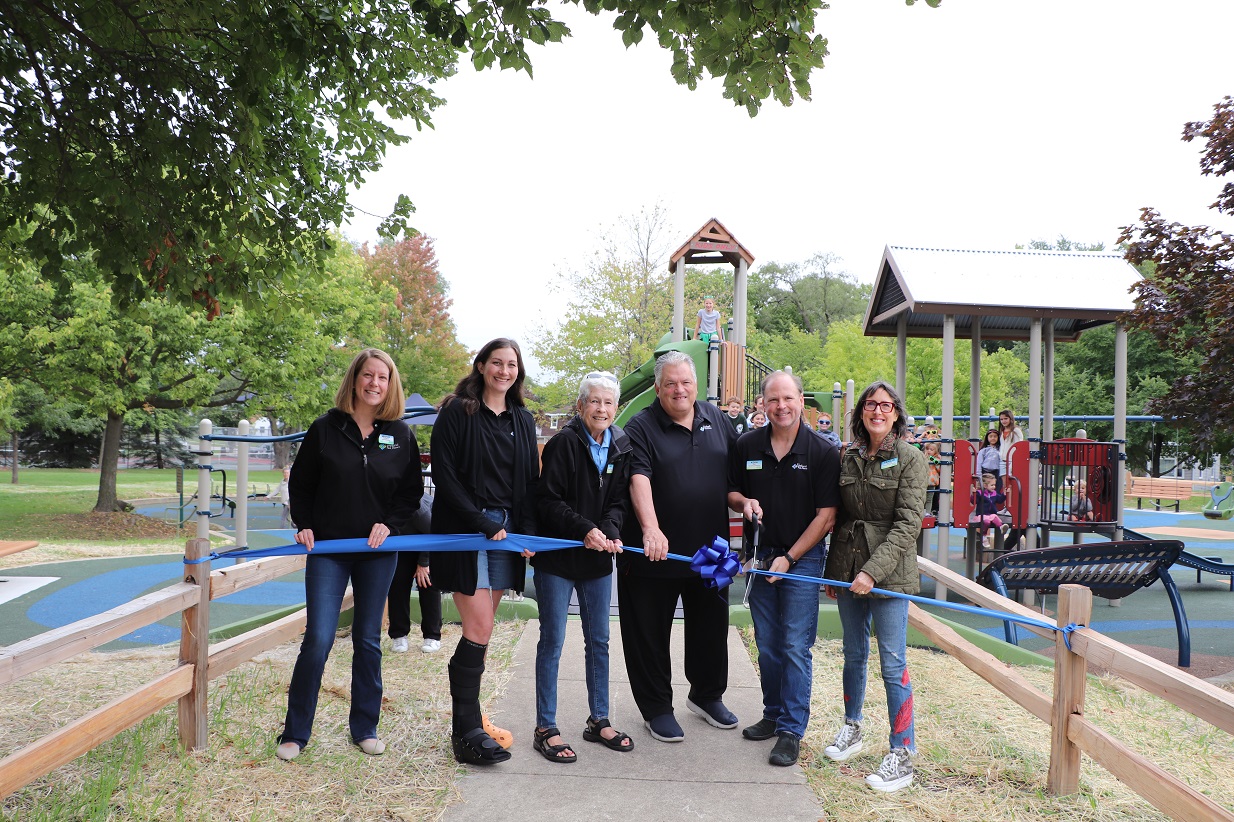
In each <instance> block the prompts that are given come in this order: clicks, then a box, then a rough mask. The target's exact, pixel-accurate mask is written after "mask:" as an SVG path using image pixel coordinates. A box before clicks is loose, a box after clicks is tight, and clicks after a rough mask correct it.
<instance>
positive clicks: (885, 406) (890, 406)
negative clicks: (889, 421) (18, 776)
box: [861, 400, 896, 414]
mask: <svg viewBox="0 0 1234 822" xmlns="http://www.w3.org/2000/svg"><path fill="white" fill-rule="evenodd" d="M861 407H862V408H864V409H865V410H867V411H882V412H883V413H884V414H888V413H891V412H892V411H894V410H895V407H896V404H895V403H894V402H878V401H877V400H866V401H865V402H864V403H862V404H861Z"/></svg>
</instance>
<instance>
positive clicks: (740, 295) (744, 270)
mask: <svg viewBox="0 0 1234 822" xmlns="http://www.w3.org/2000/svg"><path fill="white" fill-rule="evenodd" d="M749 279H750V266H749V265H748V264H747V263H746V261H745V258H744V257H742V258H741V259H740V260H738V262H737V273H736V275H735V276H734V278H733V342H735V343H737V344H738V345H745V344H746V304H747V302H748V300H749V297H748V295H747V289H748V287H749Z"/></svg>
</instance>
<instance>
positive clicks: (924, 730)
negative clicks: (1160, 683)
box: [802, 640, 1234, 822]
mask: <svg viewBox="0 0 1234 822" xmlns="http://www.w3.org/2000/svg"><path fill="white" fill-rule="evenodd" d="M908 656H909V672H910V674H911V677H912V681H913V702H914V707H915V718H916V736H917V747H918V757H917V764H916V776H915V783H914V785H913V787H912V788H911V789H909V790H905V791H900V792H898V793H895V794H890V795H885V794H878V793H876V792H874V791H871V790H869V789H868V788H867V787H866V786H865V783H864V776H865V775H866V774H868V773H870V772H871V771H872V770H874V769H876V768H877V767H878V764H879V762H880V761H881V760H882V757H883V755H884V754H886V753H887V744H888V743H887V734H888V722H887V701H886V697H885V695H884V691H883V684H882V679H881V678H880V677H879V673H878V669H879V668H878V651H877V643H872V647H871V651H870V670H869V676H868V682H867V691H866V702H865V711H864V713H865V728H864V730H865V733H864V739H865V750H864V752H863V753H862V754H861V755H860V756H859V757H857V758H855V759H852V760H849V761H848V762H845V763H842V764H840V763H835V762H832V761H831V760H829V759H827V758H826V757H825V756H824V755H823V749H824V748H825V747H827V745H829V744H830V743H831V740H832V738H833V736H834V735H835V732H836V731H837V730H838V729H839V725H840V723H841V722H843V688H842V685H841V681H840V676H841V671H842V669H843V662H844V660H843V652H842V649H841V643H840V641H839V640H820V641H819V643H818V644H817V645H816V646H815V649H814V692H813V700H812V705H811V721H810V727H809V730H808V731H807V733H806V737H805V740H804V745H803V748H802V750H803V765H804V768H805V771H806V777H807V779H808V780H809V782H810V785H811V787H813V789H814V791H815V793H816V794H817V796H818V799H819V801H820V802H821V803H822V805H823V808H824V809H825V810H826V812H827V815H828V818H831V819H857V818H860V819H863V820H884V819H886V820H913V822H926V820H939V822H952V820H1017V821H1018V820H1047V819H1060V818H1062V819H1068V820H1092V822H1114V820H1120V821H1121V820H1148V819H1168V818H1169V817H1168V816H1166V815H1165V814H1162V813H1160V812H1158V811H1157V810H1156V809H1155V808H1153V807H1152V806H1151V805H1150V804H1149V803H1148V802H1147V800H1144V799H1142V798H1140V796H1139V795H1138V794H1136V793H1135V792H1134V791H1132V790H1131V789H1130V788H1129V787H1127V786H1126V785H1123V784H1122V783H1121V782H1119V781H1118V780H1117V779H1115V778H1114V777H1113V776H1112V775H1111V774H1110V773H1109V772H1107V771H1106V770H1105V769H1104V768H1102V767H1101V766H1100V765H1098V764H1097V763H1095V762H1093V761H1092V760H1091V759H1089V758H1088V757H1084V758H1083V764H1082V766H1081V767H1082V770H1081V775H1080V793H1079V794H1077V795H1075V796H1071V797H1053V796H1049V795H1047V794H1046V773H1047V770H1048V768H1049V761H1050V728H1049V726H1048V725H1046V724H1045V723H1043V722H1041V721H1040V720H1038V719H1037V718H1036V717H1034V716H1032V715H1031V714H1029V713H1028V712H1027V711H1025V710H1024V709H1022V708H1020V707H1019V706H1018V705H1016V704H1015V703H1013V702H1011V701H1010V700H1009V699H1008V698H1007V697H1005V696H1003V695H1002V694H1001V693H999V692H998V691H996V690H995V689H994V688H993V686H991V685H989V684H988V683H986V682H985V681H984V680H982V679H981V678H980V677H978V676H977V675H976V674H974V673H972V672H971V671H969V670H968V669H967V668H965V667H964V666H963V665H961V664H960V663H959V662H957V661H955V660H953V659H952V658H951V657H949V656H947V655H945V654H942V653H938V652H935V651H929V650H923V649H916V648H910V649H909V651H908ZM1016 670H1017V672H1018V673H1020V674H1021V675H1023V676H1024V677H1025V678H1026V679H1028V680H1029V681H1030V682H1031V683H1032V684H1033V685H1034V686H1035V687H1037V688H1038V689H1039V690H1041V691H1042V692H1043V693H1046V694H1049V693H1051V692H1052V690H1053V682H1054V672H1053V669H1052V668H1017V669H1016ZM1085 715H1086V716H1088V717H1089V718H1090V719H1092V720H1093V721H1094V722H1096V723H1097V724H1098V725H1100V726H1101V727H1102V728H1104V729H1105V730H1107V731H1110V732H1111V733H1113V734H1114V736H1115V737H1116V738H1118V739H1120V740H1122V741H1123V742H1124V743H1126V744H1127V745H1128V746H1129V747H1130V748H1131V749H1132V750H1133V751H1135V752H1137V753H1139V754H1141V755H1143V756H1146V757H1147V758H1148V759H1150V760H1151V761H1153V762H1155V763H1157V764H1158V765H1160V766H1161V767H1163V768H1164V769H1165V770H1167V771H1169V772H1170V773H1172V774H1173V775H1175V776H1177V777H1180V778H1181V779H1183V780H1184V781H1185V782H1187V783H1188V784H1190V785H1191V787H1193V788H1195V789H1197V790H1199V791H1201V792H1203V793H1205V794H1207V795H1208V796H1209V797H1210V798H1212V799H1214V800H1216V801H1217V802H1219V803H1221V804H1223V805H1224V806H1225V807H1226V808H1227V809H1229V810H1230V811H1231V812H1234V780H1231V779H1230V776H1231V775H1234V741H1232V740H1231V737H1230V735H1229V734H1227V733H1226V732H1224V731H1221V730H1218V729H1216V728H1214V727H1213V726H1211V725H1209V724H1208V723H1206V722H1203V721H1201V720H1199V719H1196V718H1195V717H1193V716H1191V715H1190V714H1188V713H1186V712H1185V711H1182V710H1181V709H1179V708H1176V707H1174V706H1173V705H1170V704H1169V703H1168V702H1166V701H1165V700H1162V699H1159V698H1157V697H1154V696H1152V695H1150V694H1147V693H1146V692H1144V691H1142V690H1141V689H1139V688H1138V687H1136V686H1134V685H1131V684H1129V683H1127V682H1125V681H1123V680H1120V679H1117V678H1114V677H1105V678H1101V679H1098V678H1096V677H1090V678H1089V685H1088V690H1087V694H1086V704H1085Z"/></svg>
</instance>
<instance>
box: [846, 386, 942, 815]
mask: <svg viewBox="0 0 1234 822" xmlns="http://www.w3.org/2000/svg"><path fill="white" fill-rule="evenodd" d="M852 427H853V442H852V443H851V444H850V445H849V446H848V448H846V449H845V451H844V455H843V459H842V461H841V465H840V512H839V517H838V522H837V525H836V528H835V533H834V536H833V537H832V542H831V552H830V553H829V554H828V556H827V569H826V577H827V578H828V579H834V580H838V581H842V582H851V583H852V587H850V588H839V587H834V586H830V585H829V586H827V596H829V597H831V598H832V599H834V600H836V606H837V609H838V611H839V614H840V625H841V627H842V628H843V630H844V676H843V681H844V726H843V727H842V728H841V729H840V732H839V733H838V734H836V738H835V741H834V742H833V743H832V744H831V745H829V746H828V747H827V748H826V750H825V751H824V753H825V754H826V755H827V756H828V757H829V758H830V759H833V760H835V761H837V762H843V761H845V760H847V759H849V758H850V757H853V756H855V755H856V754H858V753H860V752H861V750H862V747H863V743H862V739H861V709H862V705H863V704H864V702H865V692H866V663H867V661H868V659H869V655H870V625H871V623H873V625H874V629H875V632H876V633H877V635H878V659H879V663H880V665H881V667H882V674H883V686H884V688H885V689H886V691H887V716H888V717H889V718H890V720H891V737H890V747H891V751H890V752H889V753H888V754H887V755H886V756H885V757H884V758H883V761H882V764H881V765H879V767H878V770H877V771H875V772H874V773H872V774H870V775H869V776H867V777H866V783H867V784H868V785H869V786H870V787H871V788H873V789H875V790H877V791H898V790H899V789H900V788H903V787H906V786H908V785H909V784H911V783H912V781H913V757H914V756H915V755H916V751H917V744H916V743H917V741H916V739H915V738H914V736H913V687H912V684H911V682H910V681H909V677H908V660H907V642H906V634H907V632H908V600H905V599H900V598H898V597H888V596H885V595H877V594H871V593H870V590H871V589H872V588H880V589H882V590H885V591H894V592H897V593H904V594H915V593H917V592H918V591H919V590H920V577H919V576H918V573H917V537H918V535H919V534H920V532H921V512H922V510H923V509H924V508H925V496H926V482H927V479H928V476H929V466H928V464H927V462H926V458H925V456H923V455H922V453H921V452H920V451H918V450H917V449H916V448H914V447H913V446H912V445H910V444H908V443H907V442H905V441H904V439H903V436H904V432H905V430H906V428H907V426H906V424H905V413H904V402H903V401H902V400H901V399H900V398H899V397H898V396H897V395H896V393H895V390H894V389H893V388H892V387H891V386H890V385H888V384H887V383H885V382H882V381H881V380H880V381H876V382H874V383H872V384H871V385H870V387H869V388H867V389H866V390H865V391H863V392H862V393H861V397H860V398H859V399H858V400H857V404H856V406H855V413H854V415H853V424H852Z"/></svg>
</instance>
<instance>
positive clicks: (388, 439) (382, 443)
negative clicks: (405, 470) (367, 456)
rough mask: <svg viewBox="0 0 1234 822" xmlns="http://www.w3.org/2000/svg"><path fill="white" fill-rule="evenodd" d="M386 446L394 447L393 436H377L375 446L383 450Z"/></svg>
mask: <svg viewBox="0 0 1234 822" xmlns="http://www.w3.org/2000/svg"><path fill="white" fill-rule="evenodd" d="M387 445H394V435H393V434H378V435H377V446H378V447H379V448H385V447H386V446H387Z"/></svg>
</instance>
